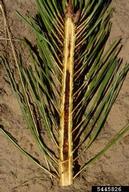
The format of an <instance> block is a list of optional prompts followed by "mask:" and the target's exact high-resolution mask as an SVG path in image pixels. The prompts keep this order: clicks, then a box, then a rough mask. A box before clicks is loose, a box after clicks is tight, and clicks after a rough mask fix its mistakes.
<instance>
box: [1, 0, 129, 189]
mask: <svg viewBox="0 0 129 192" xmlns="http://www.w3.org/2000/svg"><path fill="white" fill-rule="evenodd" d="M4 2H5V5H6V8H7V14H8V19H9V24H10V27H11V30H12V32H13V35H14V37H23V36H26V37H27V38H29V39H30V38H32V39H33V37H31V36H30V30H29V28H28V27H27V26H26V25H25V24H24V23H23V22H21V20H20V19H19V18H18V17H17V16H16V13H15V11H16V10H18V11H20V12H21V13H22V14H26V13H29V14H31V15H34V14H35V4H34V2H35V1H34V0H31V1H28V0H11V1H10V0H4ZM112 5H113V7H114V8H115V12H114V15H113V19H112V22H113V27H112V32H111V37H110V42H111V41H112V40H114V39H117V38H119V37H122V44H123V49H122V51H121V53H120V56H122V57H123V59H124V61H129V0H113V2H112ZM3 30H4V27H3V19H2V17H1V15H0V37H1V36H2V35H3ZM3 44H4V42H3V41H1V40H0V49H1V50H3V49H4V45H3ZM1 50H0V51H1ZM5 77H6V76H5V72H4V71H3V68H2V66H0V119H1V123H2V124H4V126H5V127H6V129H7V130H9V131H10V132H11V133H12V134H13V135H14V136H15V137H16V138H17V139H18V141H19V144H21V145H22V146H23V147H25V148H26V149H27V150H28V151H29V152H32V153H33V155H35V156H36V157H37V158H39V159H41V160H42V156H41V154H40V152H39V151H38V149H37V147H36V146H35V145H34V144H33V143H34V142H33V139H32V138H31V135H30V132H29V130H28V129H27V128H26V126H25V122H24V120H23V119H22V116H21V113H20V109H19V106H18V104H17V101H16V99H15V97H14V96H13V95H12V92H11V90H10V87H9V85H8V84H7V82H6V81H5ZM128 122H129V74H128V76H127V78H126V81H125V83H124V85H123V88H122V90H121V93H120V95H119V97H118V99H117V101H116V103H115V105H114V107H113V109H112V111H111V113H110V115H109V118H108V121H107V123H106V126H105V129H104V130H103V131H102V133H101V134H100V136H99V138H98V140H97V142H96V145H95V146H93V147H92V151H90V152H89V153H88V154H87V156H88V155H91V154H92V153H93V154H94V153H96V152H97V151H98V150H99V149H100V148H102V146H103V145H104V144H105V143H107V141H108V140H109V139H110V138H111V137H112V136H113V135H114V134H115V133H116V132H117V131H118V130H120V129H121V128H122V127H123V126H124V125H126V124H127V123H128ZM92 185H129V133H128V134H127V135H126V136H124V138H123V139H122V140H121V141H120V142H119V143H117V144H116V145H115V146H113V147H112V149H110V151H108V152H107V153H106V155H104V156H103V157H102V158H101V159H100V160H99V161H98V162H96V163H95V164H94V165H92V166H90V167H88V168H87V170H86V171H84V172H83V173H82V174H81V175H80V176H79V177H78V178H77V179H76V180H75V182H74V185H73V186H71V187H68V188H65V189H61V188H60V187H58V183H57V182H56V181H53V182H51V180H50V179H49V177H47V176H46V175H45V174H44V173H43V172H42V170H40V169H39V168H37V167H36V166H35V165H34V164H33V163H32V162H31V161H30V160H28V159H27V158H26V157H25V156H24V155H22V154H21V153H20V152H19V151H18V150H17V149H16V148H15V147H14V146H13V145H12V144H11V143H10V142H9V141H8V140H7V139H6V138H4V137H3V135H2V134H0V192H48V191H49V192H52V191H53V192H63V191H64V192H76V191H78V192H89V191H90V190H91V186H92Z"/></svg>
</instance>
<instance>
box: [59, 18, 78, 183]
mask: <svg viewBox="0 0 129 192" xmlns="http://www.w3.org/2000/svg"><path fill="white" fill-rule="evenodd" d="M74 48H75V25H74V22H73V20H72V18H71V17H70V16H68V17H67V18H66V21H65V41H64V61H63V67H64V69H63V81H62V96H61V115H60V133H59V134H60V137H59V138H60V162H59V172H60V185H61V186H68V185H71V184H72V183H73V173H72V172H73V171H72V167H73V155H72V109H73V65H74Z"/></svg>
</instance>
